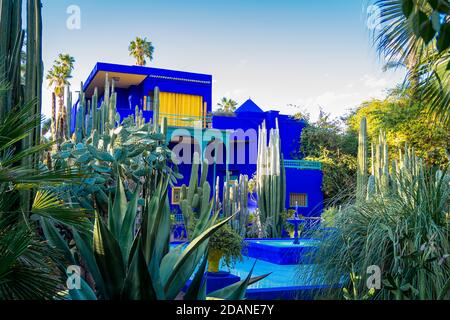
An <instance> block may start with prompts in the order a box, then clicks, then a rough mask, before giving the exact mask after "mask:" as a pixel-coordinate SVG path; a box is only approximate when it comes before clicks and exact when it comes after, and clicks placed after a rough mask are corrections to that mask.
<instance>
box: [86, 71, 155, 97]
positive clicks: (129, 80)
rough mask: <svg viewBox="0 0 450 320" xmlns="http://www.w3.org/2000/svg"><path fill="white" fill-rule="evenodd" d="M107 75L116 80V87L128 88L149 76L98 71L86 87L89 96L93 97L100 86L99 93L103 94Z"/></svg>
mask: <svg viewBox="0 0 450 320" xmlns="http://www.w3.org/2000/svg"><path fill="white" fill-rule="evenodd" d="M106 75H108V79H109V81H111V80H114V85H115V87H116V88H121V89H128V88H129V87H131V86H137V85H139V84H141V83H142V81H144V80H145V78H147V76H146V75H142V74H132V73H121V72H111V71H109V72H106V71H98V72H97V73H96V74H95V76H94V77H93V78H92V80H91V82H90V83H89V85H88V86H87V88H86V89H85V93H86V96H87V97H91V96H92V95H93V94H94V90H95V88H98V94H99V95H102V94H103V91H104V88H105V82H106Z"/></svg>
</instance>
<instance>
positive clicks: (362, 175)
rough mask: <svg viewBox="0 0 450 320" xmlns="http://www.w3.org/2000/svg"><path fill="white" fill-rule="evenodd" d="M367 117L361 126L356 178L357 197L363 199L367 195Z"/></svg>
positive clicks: (359, 199) (363, 119) (362, 120)
mask: <svg viewBox="0 0 450 320" xmlns="http://www.w3.org/2000/svg"><path fill="white" fill-rule="evenodd" d="M367 153H368V152H367V119H366V118H365V117H363V118H362V119H361V124H360V127H359V143H358V170H357V178H356V179H357V180H356V198H357V200H358V201H361V200H363V199H364V198H365V197H366V195H367V182H368V179H367V170H368V168H367Z"/></svg>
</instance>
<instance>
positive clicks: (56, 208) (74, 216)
mask: <svg viewBox="0 0 450 320" xmlns="http://www.w3.org/2000/svg"><path fill="white" fill-rule="evenodd" d="M31 212H32V213H33V214H36V215H39V216H41V217H44V218H50V219H53V220H55V221H57V222H58V223H61V224H64V225H66V226H69V227H75V228H77V229H79V230H87V228H88V226H89V220H88V219H87V215H86V212H85V210H83V209H80V208H72V207H69V206H68V205H66V204H64V202H63V201H62V200H60V199H59V198H58V197H57V196H56V195H55V194H53V193H52V192H50V191H38V192H37V193H36V196H35V198H34V201H33V206H32V208H31Z"/></svg>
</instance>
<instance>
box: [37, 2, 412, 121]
mask: <svg viewBox="0 0 450 320" xmlns="http://www.w3.org/2000/svg"><path fill="white" fill-rule="evenodd" d="M369 5H370V2H369V0H321V1H311V0H273V1H267V0H226V1H225V0H223V1H217V0H214V1H212V0H189V1H187V0H127V1H122V0H120V1H119V0H68V1H67V0H44V1H43V57H44V68H45V72H46V73H47V71H48V70H49V69H50V68H51V66H52V64H53V61H54V60H55V59H56V57H57V55H58V54H59V53H68V54H70V55H72V56H73V57H75V60H76V63H75V69H74V72H73V78H72V79H71V80H70V81H71V83H72V90H73V91H78V90H79V87H80V82H81V81H84V80H85V79H86V78H87V77H88V75H89V73H90V71H91V70H92V69H93V67H94V65H95V63H96V62H99V61H101V62H110V63H118V64H127V65H132V64H134V59H133V58H132V57H130V56H129V53H128V45H129V43H130V41H131V40H132V39H134V38H135V37H136V36H141V37H147V38H148V39H149V40H150V41H152V43H153V45H154V47H155V54H154V60H153V61H152V62H151V63H149V66H154V67H158V68H167V69H174V70H182V71H190V72H199V73H206V74H211V75H212V76H213V79H214V80H213V101H214V106H213V108H215V104H216V103H217V102H218V101H219V100H220V99H221V98H222V97H224V96H225V97H228V98H232V99H234V100H236V101H237V102H238V103H239V104H242V103H244V102H245V101H246V100H247V99H248V98H251V99H252V100H253V101H255V102H256V103H257V104H258V105H259V106H260V107H261V108H262V109H263V110H280V111H281V112H282V113H284V114H294V113H296V112H298V111H302V112H305V111H306V112H308V113H310V114H311V117H312V119H315V118H317V116H318V114H319V110H320V108H322V109H323V110H324V111H325V112H327V113H330V114H331V115H332V116H333V117H338V116H342V115H345V114H347V113H348V112H349V111H350V110H351V109H352V108H355V107H356V106H358V105H359V104H360V103H361V102H363V101H366V100H369V99H372V98H383V97H384V96H385V94H386V89H389V88H392V87H394V86H395V85H396V84H398V83H401V81H402V79H403V76H404V74H403V72H402V71H388V72H383V70H382V67H383V62H382V61H381V60H380V58H379V57H378V55H377V53H376V50H375V48H374V46H373V43H372V40H371V37H370V35H371V32H372V31H371V30H370V28H369V27H368V24H367V8H368V6H369ZM71 6H72V7H71ZM73 6H76V9H79V12H80V19H79V21H80V22H81V23H80V26H79V28H73V26H74V25H73V24H69V25H71V26H72V27H68V25H67V21H68V20H69V21H74V20H71V18H73V17H74V16H73V13H74V11H70V10H68V9H72V8H73ZM68 11H69V13H68ZM43 95H44V99H43V112H44V113H45V114H46V115H49V114H50V100H51V99H50V98H51V88H48V85H47V83H46V84H45V86H44V93H43ZM76 96H77V95H76V94H75V97H76Z"/></svg>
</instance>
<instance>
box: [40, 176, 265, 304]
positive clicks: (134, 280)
mask: <svg viewBox="0 0 450 320" xmlns="http://www.w3.org/2000/svg"><path fill="white" fill-rule="evenodd" d="M167 189H168V178H167V177H166V178H163V179H160V180H159V183H158V186H157V188H156V190H155V192H154V193H153V194H152V195H147V196H145V200H144V205H143V206H140V205H139V197H140V195H141V194H142V193H141V187H140V186H137V187H136V189H135V190H134V192H133V195H132V196H131V198H130V199H129V200H128V199H127V196H126V194H125V190H124V186H123V183H122V181H121V180H120V179H119V183H118V185H117V186H116V192H115V197H114V200H113V201H112V200H110V202H109V206H108V208H109V210H108V218H107V219H104V218H103V217H102V216H101V215H100V214H98V213H97V214H96V216H95V223H94V225H93V226H92V230H91V231H90V232H88V233H83V232H78V231H77V230H73V235H74V239H75V242H76V247H77V248H78V250H79V254H77V253H75V254H74V253H73V252H72V251H71V250H70V249H69V247H68V245H67V244H66V243H65V242H64V241H62V239H61V238H60V237H58V236H57V237H56V238H55V239H50V241H51V242H52V245H53V246H54V247H55V248H58V249H59V250H61V251H63V252H65V254H64V255H65V256H66V257H67V261H68V263H71V264H78V263H80V264H82V265H84V266H85V267H86V269H87V271H89V273H90V274H91V275H92V277H93V279H94V283H93V284H91V285H89V284H88V280H87V279H85V278H84V279H82V281H81V283H82V285H81V288H80V289H72V290H69V295H70V297H71V298H72V299H83V300H84V299H107V300H109V299H124V300H173V299H181V298H184V299H194V300H198V299H205V298H206V294H205V278H204V277H205V276H204V274H205V268H206V259H205V257H206V256H207V248H208V240H209V238H210V236H211V235H212V234H213V233H214V232H215V231H217V230H218V229H219V228H221V227H222V226H223V225H224V224H226V223H227V222H228V221H229V219H226V220H224V221H222V222H220V223H216V221H217V216H218V215H217V214H214V215H213V216H212V217H211V218H210V217H209V213H205V215H207V216H208V217H206V216H205V217H201V218H203V219H204V220H205V221H206V224H205V225H204V226H203V228H202V230H201V232H200V234H199V235H198V236H197V237H195V238H194V239H193V240H192V241H191V242H190V243H187V244H183V245H180V246H178V247H176V248H173V249H172V250H170V246H169V241H170V210H169V205H168V197H167ZM207 218H208V219H207ZM47 227H48V233H49V234H55V235H57V234H58V232H57V230H55V228H54V226H52V225H48V226H47ZM197 269H198V271H197V273H196V275H195V276H194V277H193V279H192V281H191V284H190V286H189V287H188V288H187V289H185V290H183V289H184V288H185V286H186V283H188V281H189V279H190V278H191V277H192V276H193V275H194V272H195V270H197ZM262 278H263V277H259V278H255V279H251V278H250V275H249V276H248V277H247V278H246V279H245V280H243V281H241V282H239V284H237V285H234V286H232V287H229V288H225V289H222V290H219V291H216V292H214V293H212V295H211V296H212V297H214V298H215V299H226V298H241V299H242V298H243V297H244V295H245V290H246V288H247V286H248V285H249V284H251V283H253V282H255V281H258V280H260V279H262Z"/></svg>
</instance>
